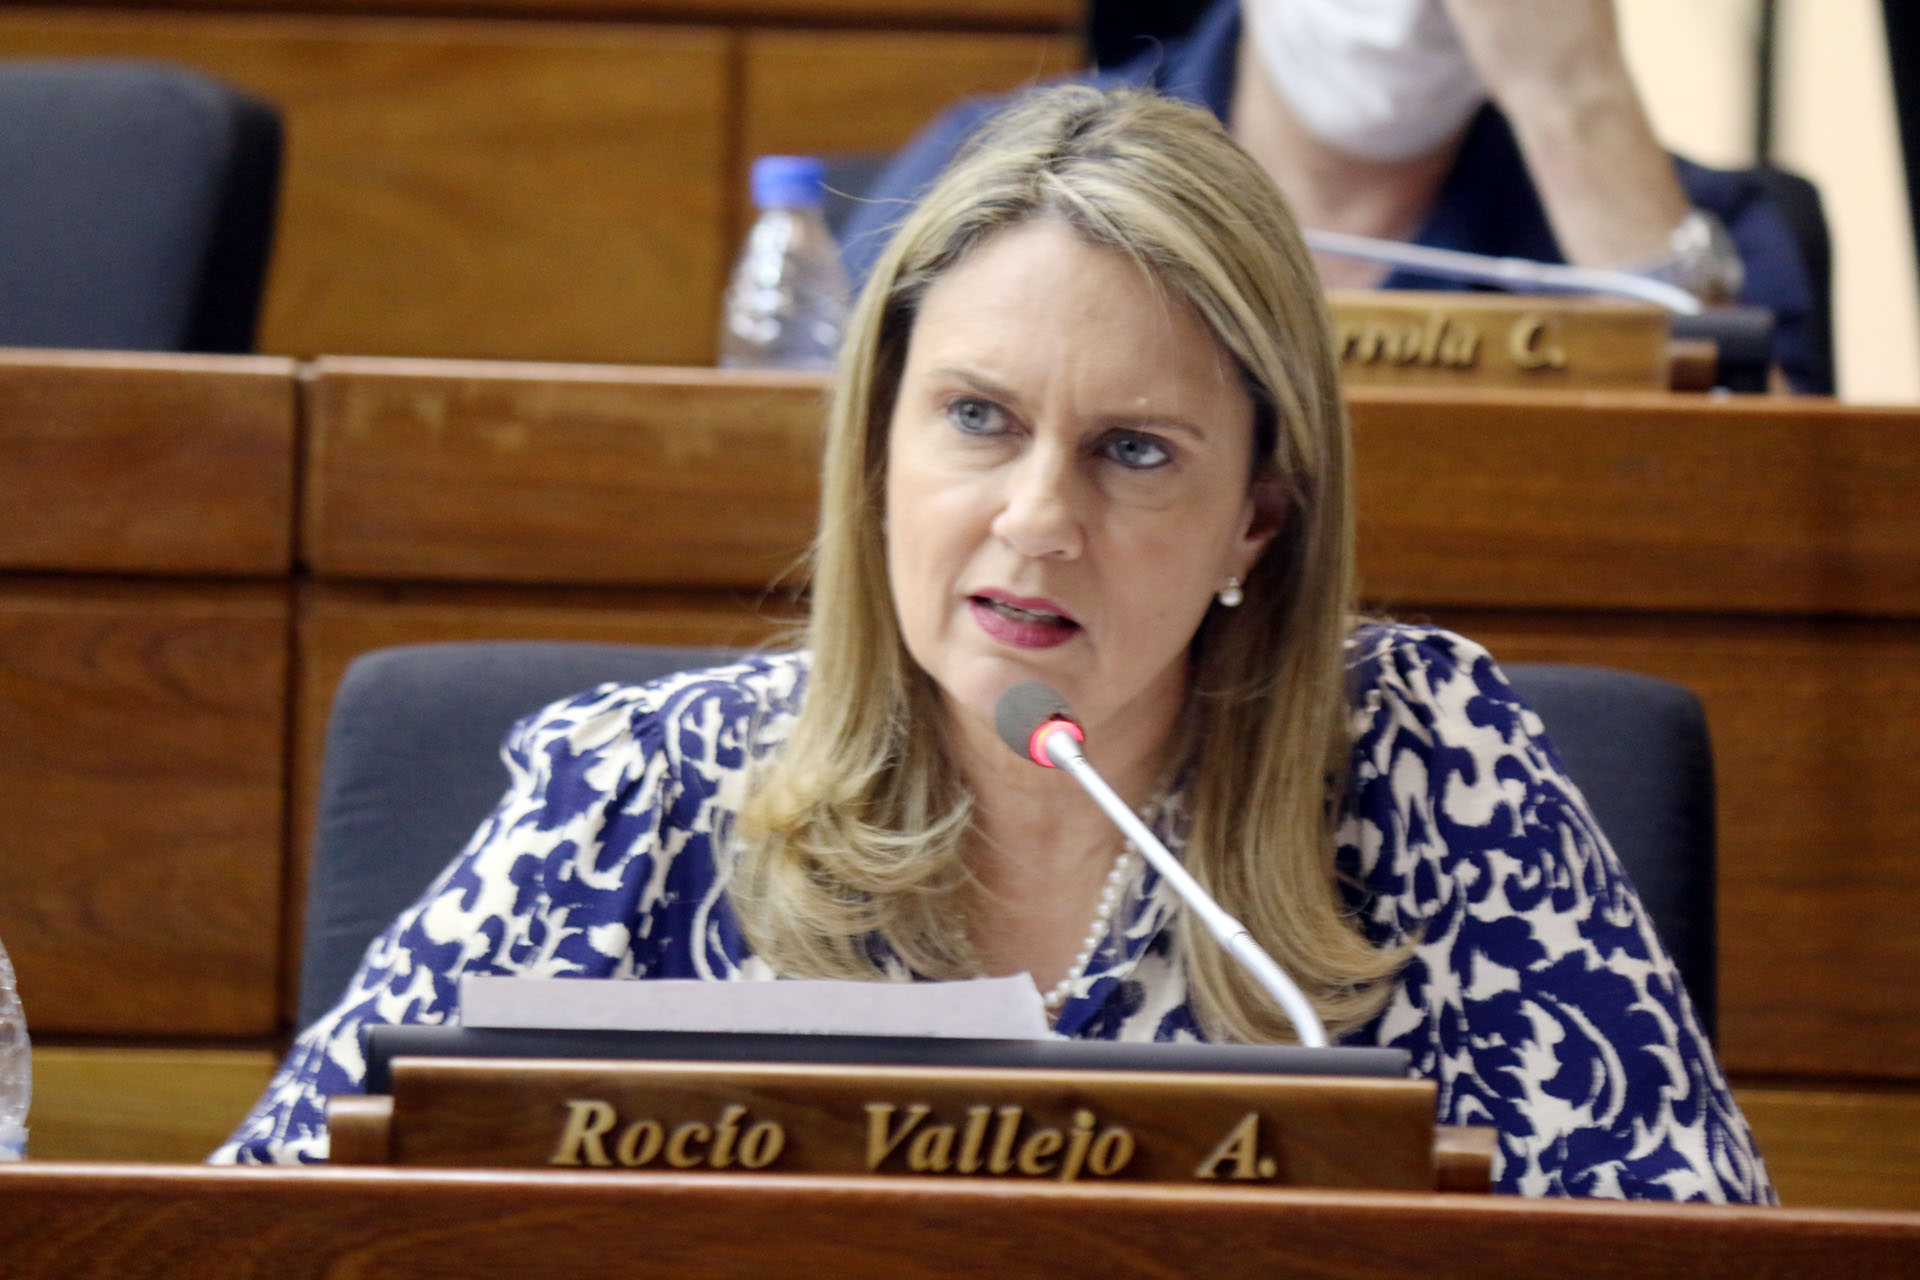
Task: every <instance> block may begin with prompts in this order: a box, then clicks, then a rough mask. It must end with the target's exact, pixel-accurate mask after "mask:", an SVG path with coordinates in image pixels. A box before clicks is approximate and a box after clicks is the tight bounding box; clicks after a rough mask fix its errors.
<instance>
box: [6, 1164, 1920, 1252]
mask: <svg viewBox="0 0 1920 1280" xmlns="http://www.w3.org/2000/svg"><path fill="white" fill-rule="evenodd" d="M626 1258H643V1259H645V1264H646V1271H647V1274H648V1275H649V1276H658V1277H679V1276H687V1277H699V1280H711V1278H712V1277H715V1276H762V1275H781V1276H796V1277H798V1276H822V1277H832V1278H833V1280H846V1278H848V1277H862V1276H889V1277H899V1278H901V1280H913V1278H916V1277H929V1278H931V1277H952V1276H957V1275H982V1276H1008V1277H1025V1276H1033V1277H1046V1280H1068V1278H1069V1277H1078V1276H1085V1277H1089V1278H1090V1280H1094V1278H1097V1280H1109V1278H1110V1277H1113V1276H1123V1275H1126V1276H1131V1275H1154V1276H1171V1275H1194V1276H1210V1277H1220V1278H1221V1280H1227V1278H1230V1277H1239V1276H1246V1277H1261V1278H1262V1280H1270V1278H1271V1277H1275V1276H1317V1277H1326V1278H1329V1280H1333V1278H1341V1280H1362V1278H1367V1280H1375V1278H1377V1280H1388V1278H1392V1280H1401V1278H1403V1277H1405V1276H1409V1275H1440V1276H1448V1277H1456V1278H1458V1280H1474V1278H1476V1277H1488V1278H1492V1277H1500V1278H1502V1280H1506V1278H1509V1277H1513V1276H1554V1277H1565V1278H1566V1280H1587V1278H1594V1280H1598V1278H1601V1277H1605V1278H1607V1280H1624V1278H1625V1277H1645V1276H1686V1277H1688V1278H1689V1280H1752V1278H1753V1277H1755V1276H1827V1275H1832V1276H1846V1277H1849V1280H1872V1278H1876V1277H1896V1276H1899V1277H1906V1276H1911V1275H1912V1274H1913V1273H1914V1271H1915V1269H1916V1268H1920V1217H1916V1216H1914V1215H1908V1214H1866V1213H1838V1212H1832V1211H1827V1212H1822V1211H1818V1210H1806V1209H1802V1210H1791V1209H1766V1208H1723V1207H1717V1206H1712V1205H1652V1204H1637V1205H1625V1204H1606V1203H1600V1202H1579V1201H1564V1200H1563V1201H1526V1200H1521V1199H1518V1198H1516V1197H1509V1196H1473V1195H1441V1194H1418V1193H1393V1192H1344V1193H1343V1192H1315V1191H1285V1190H1282V1191H1251V1190H1249V1191H1196V1190H1191V1189H1188V1188H1185V1187H1180V1188H1160V1187H1154V1188H1148V1187H1139V1188H1134V1187H1128V1188H1120V1187H1092V1186H1064V1187H1063V1186H1044V1185H1043V1186H1017V1187H1015V1186H1004V1185H979V1184H974V1183H969V1182H964V1181H963V1182H959V1183H958V1184H957V1185H956V1184H955V1183H951V1182H945V1181H937V1180H927V1181H910V1180H888V1181H881V1180H876V1179H871V1178H848V1179H826V1178H820V1179H811V1178H809V1179H794V1178H789V1179H784V1180H782V1179H775V1178H771V1177H756V1176H752V1175H727V1174H718V1175H711V1176H709V1177H705V1178H701V1179H698V1180H693V1179H675V1178H669V1177H665V1176H661V1175H648V1174H631V1173H483V1172H469V1171H449V1172H426V1171H411V1170H408V1171H398V1170H368V1171H360V1170H346V1169H172V1168H164V1167H152V1166H148V1167H142V1166H138V1165H121V1166H100V1167H91V1166H85V1165H38V1164H34V1163H28V1164H24V1165H18V1166H15V1167H12V1168H6V1169H0V1270H4V1271H5V1272H6V1274H8V1275H9V1276H11V1277H14V1278H15V1280H50V1278H52V1277H59V1278H60V1280H73V1278H75V1277H101V1278H103V1280H104V1277H107V1276H113V1277H116V1278H119V1277H126V1278H128V1280H138V1278H141V1277H154V1276H163V1275H176V1274H179V1275H185V1274H193V1275H231V1276H255V1275H261V1276H264V1275H271V1276H275V1277H280V1278H282V1280H309V1278H311V1280H318V1277H321V1276H346V1275H376V1274H390V1275H400V1274H405V1275H417V1276H460V1277H463V1278H464V1280H492V1278H493V1277H525V1276H529V1275H535V1276H541V1277H545V1278H547V1280H575V1278H581V1280H584V1278H586V1277H599V1276H604V1275H605V1274H606V1273H607V1270H608V1263H609V1260H610V1259H626Z"/></svg>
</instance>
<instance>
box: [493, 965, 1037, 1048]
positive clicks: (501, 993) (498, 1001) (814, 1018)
mask: <svg viewBox="0 0 1920 1280" xmlns="http://www.w3.org/2000/svg"><path fill="white" fill-rule="evenodd" d="M460 1022H461V1025H463V1026H468V1027H511V1028H519V1029H531V1030H545V1031H759V1032H797V1033H806V1034H811V1035H886V1036H946V1037H950V1038H962V1039H975V1038H977V1039H992V1040H1041V1039H1045V1038H1046V1036H1047V1034H1048V1032H1047V1014H1046V1009H1045V1007H1044V1006H1043V1005H1042V1004H1041V1002H1040V992H1039V990H1038V989H1037V988H1036V987H1035V986H1034V985H1033V981H1032V979H1030V978H1028V977H1026V976H1024V975H1019V976H1015V977H1011V978H979V979H975V980H973V981H969V982H829V981H821V980H804V981H802V980H789V981H779V982H698V981H683V980H678V979H670V980H654V979H646V980H641V981H632V980H620V979H605V978H512V977H498V976H491V975H481V974H467V975H464V976H463V977H462V978H461V979H460Z"/></svg>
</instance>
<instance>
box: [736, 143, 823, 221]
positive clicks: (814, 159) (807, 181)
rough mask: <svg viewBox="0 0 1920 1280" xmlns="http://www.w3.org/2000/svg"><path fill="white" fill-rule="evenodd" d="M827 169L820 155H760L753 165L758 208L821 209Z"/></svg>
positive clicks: (754, 196)
mask: <svg viewBox="0 0 1920 1280" xmlns="http://www.w3.org/2000/svg"><path fill="white" fill-rule="evenodd" d="M826 177H827V166H826V165H825V164H823V163H821V160H820V158H819V157H818V156H760V157H759V158H757V159H756V160H755V161H754V162H753V204H754V207H755V208H757V209H810V208H818V207H819V206H820V203H821V201H822V199H823V198H824V195H823V192H822V187H823V185H824V184H825V182H826Z"/></svg>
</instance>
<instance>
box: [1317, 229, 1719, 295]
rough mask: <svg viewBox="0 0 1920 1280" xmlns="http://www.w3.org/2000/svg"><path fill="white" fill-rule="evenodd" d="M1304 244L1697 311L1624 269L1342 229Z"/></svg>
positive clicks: (1473, 278)
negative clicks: (1404, 241) (1441, 246)
mask: <svg viewBox="0 0 1920 1280" xmlns="http://www.w3.org/2000/svg"><path fill="white" fill-rule="evenodd" d="M1302 234H1303V235H1304V236H1305V237H1306V241H1307V247H1308V248H1309V249H1312V250H1313V251H1314V252H1315V253H1327V254H1332V255H1334V256H1335V257H1340V258H1357V259H1359V260H1361V261H1363V262H1378V263H1382V264H1384V265H1386V266H1389V267H1405V268H1406V269H1408V270H1410V271H1419V272H1424V273H1425V274H1427V275H1430V276H1440V277H1442V278H1443V279H1447V280H1465V281H1469V282H1471V283H1474V284H1495V285H1499V286H1501V287H1502V288H1506V289H1512V290H1515V291H1516V292H1520V293H1542V292H1545V293H1554V292H1562V293H1608V294H1615V295H1618V296H1621V297H1627V298H1638V299H1640V300H1641V301H1643V302H1651V303H1653V304H1654V305H1655V306H1661V307H1665V308H1666V309H1667V310H1669V311H1673V312H1677V313H1679V314H1680V315H1683V316H1692V315H1699V314H1700V311H1701V309H1702V308H1701V305H1700V299H1698V298H1696V297H1694V296H1693V295H1692V294H1690V293H1688V292H1687V291H1686V290H1685V289H1682V288H1681V287H1680V286H1679V285H1674V284H1668V283H1666V282H1665V281H1662V280H1649V279H1648V278H1647V277H1645V276H1637V275H1634V274H1633V273H1632V272H1630V271H1605V270H1601V269H1600V268H1597V267H1570V266H1566V265H1564V264H1562V263H1557V262H1534V261H1532V260H1531V259H1528V258H1495V257H1490V256H1488V255H1486V254H1481V253H1465V252H1463V251H1461V250H1459V249H1433V248H1429V247H1428V246H1426V245H1419V244H1402V243H1401V242H1399V241H1397V240H1376V239H1374V238H1373V237H1371V236H1356V235H1348V234H1347V233H1346V232H1344V231H1305V232H1303V233H1302Z"/></svg>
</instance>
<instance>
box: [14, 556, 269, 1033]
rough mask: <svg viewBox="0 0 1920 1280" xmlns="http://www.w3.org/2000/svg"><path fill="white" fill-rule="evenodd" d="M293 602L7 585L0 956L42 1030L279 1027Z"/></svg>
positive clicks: (178, 591) (261, 594) (232, 592)
mask: <svg viewBox="0 0 1920 1280" xmlns="http://www.w3.org/2000/svg"><path fill="white" fill-rule="evenodd" d="M288 631H289V619H288V605H287V589H286V588H285V587H284V586H279V585H275V586H259V587H218V586H208V587H190V586H173V585H164V586H163V585H157V584H153V583H125V584H122V583H102V584H86V583H78V582H73V583H60V582H53V581H35V580H25V581H6V580H0V751H4V759H5V764H4V767H0V814H5V815H6V820H5V822H4V823H0V938H5V939H6V945H7V950H8V951H9V953H11V955H12V958H13V963H14V966H15V968H16V970H17V972H18V974H19V979H20V996H21V999H22V1001H23V1002H24V1004H25V1006H26V1009H27V1016H28V1019H29V1025H30V1026H31V1027H32V1028H33V1029H34V1032H35V1034H63V1033H64V1034H84V1033H106V1034H120V1035H141V1034H152V1035H176V1036H228V1035H270V1034H272V1033H273V1032H274V1030H275V1029H276V1028H277V1025H278V1021H279V1019H278V1012H279V1010H278V1005H277V1002H276V1000H275V994H276V983H277V980H278V975H279V968H280V945H279V943H280V932H279V931H280V911H281V875H280V863H281V856H282V854H281V851H282V848H283V825H284V809H283V805H284V802H285V758H286V736H285V735H286V696H287V637H288Z"/></svg>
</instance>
